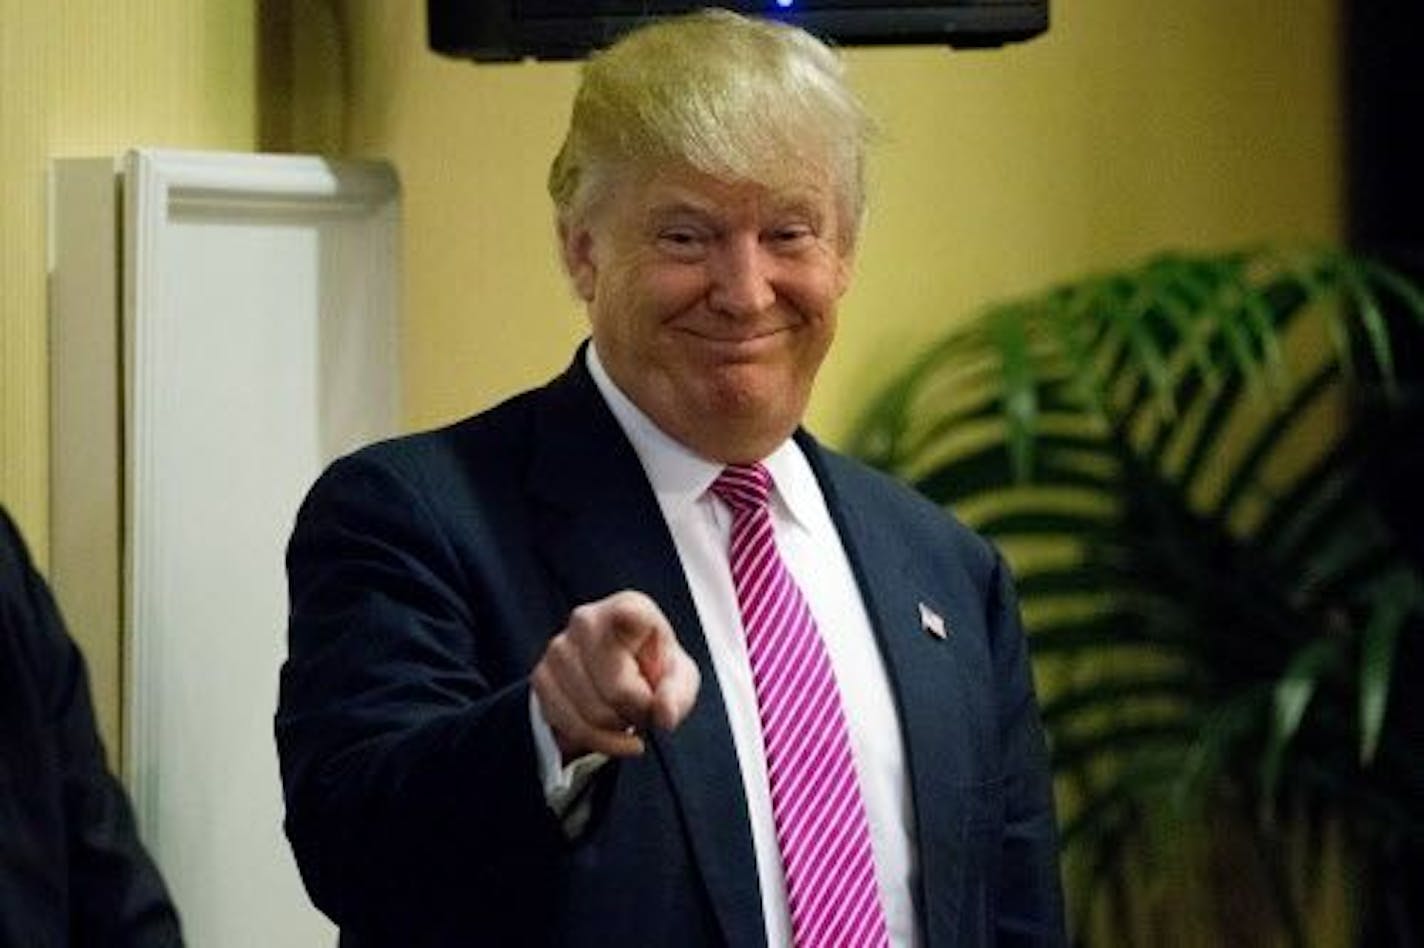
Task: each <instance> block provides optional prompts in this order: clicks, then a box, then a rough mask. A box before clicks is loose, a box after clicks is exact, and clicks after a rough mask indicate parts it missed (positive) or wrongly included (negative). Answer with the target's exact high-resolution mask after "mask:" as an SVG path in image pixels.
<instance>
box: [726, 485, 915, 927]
mask: <svg viewBox="0 0 1424 948" xmlns="http://www.w3.org/2000/svg"><path fill="white" fill-rule="evenodd" d="M712 491H713V493H715V494H716V495H717V496H718V497H720V498H721V499H722V501H723V502H724V503H725V504H726V505H727V506H728V507H729V508H731V511H732V542H731V552H730V558H731V564H732V582H733V583H734V584H735V585H736V587H737V602H738V604H739V605H740V606H741V610H742V626H743V628H744V629H745V630H746V635H747V652H748V654H749V655H750V658H751V666H752V681H753V683H754V684H755V686H756V693H757V706H758V708H759V709H760V711H761V725H762V742H763V744H764V745H765V747H766V762H767V770H768V774H769V777H770V782H771V811H772V818H773V819H774V821H775V823H776V838H777V842H778V843H779V844H780V847H781V862H782V866H783V868H784V869H785V872H786V894H787V900H788V901H789V903H790V907H791V929H792V934H793V936H794V940H795V942H796V945H797V948H830V946H834V948H849V946H861V945H876V946H886V945H888V944H889V936H888V935H887V934H886V929H885V915H884V912H883V910H882V908H881V906H880V895H879V891H878V890H877V889H876V885H875V859H874V855H873V854H872V852H871V848H870V827H869V824H868V822H867V820H866V817H865V805H864V803H863V802H862V800H861V797H860V786H859V784H858V783H857V782H856V775H855V762H854V760H853V759H852V757H851V749H850V738H849V736H848V735H847V733H846V723H845V714H844V712H843V711H842V710H841V701H840V694H839V692H838V691H837V690H836V678H835V673H834V672H833V671H832V670H831V663H830V658H829V656H827V654H826V648H825V645H824V643H822V641H821V635H820V633H819V632H818V631H817V630H816V620H815V619H814V618H813V617H812V616H811V610H810V608H809V607H808V606H807V604H806V599H805V597H804V596H803V595H802V594H801V590H800V588H799V587H798V586H797V585H796V580H795V579H793V578H792V576H791V572H790V571H789V570H788V569H787V568H786V564H785V563H784V562H783V561H782V559H781V554H780V553H778V552H777V549H776V539H775V537H774V535H773V533H772V525H771V513H770V511H769V510H768V509H767V497H768V495H769V494H770V492H771V475H770V474H769V473H767V470H766V468H764V467H762V466H761V465H760V464H755V465H749V466H743V465H732V466H730V467H727V468H726V469H724V470H723V471H722V473H721V474H720V475H719V476H718V478H717V480H716V482H715V483H713V485H712Z"/></svg>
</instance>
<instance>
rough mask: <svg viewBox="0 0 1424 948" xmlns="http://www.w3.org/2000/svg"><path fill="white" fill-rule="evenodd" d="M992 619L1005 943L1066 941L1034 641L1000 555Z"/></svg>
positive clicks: (1000, 937) (998, 895) (1001, 938)
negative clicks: (1036, 692) (1030, 640)
mask: <svg viewBox="0 0 1424 948" xmlns="http://www.w3.org/2000/svg"><path fill="white" fill-rule="evenodd" d="M990 591H991V592H990V597H989V603H988V621H989V629H990V634H991V635H992V636H993V640H994V646H995V651H994V664H995V675H996V678H997V680H998V682H999V688H1000V692H999V693H1000V696H1001V697H1000V705H999V731H1000V740H1001V747H1002V748H1003V753H1004V757H1003V760H1004V770H1003V780H1004V795H1005V822H1004V827H1005V828H1004V838H1003V847H1002V851H1001V853H1000V861H999V867H998V879H997V883H996V886H995V903H996V906H997V913H996V915H997V918H998V932H997V933H996V936H997V940H996V944H998V945H1024V946H1029V945H1032V946H1057V945H1065V944H1067V923H1066V919H1065V916H1064V909H1063V891H1062V883H1061V879H1060V876H1059V865H1058V835H1057V822H1056V818H1055V813H1054V803H1053V780H1052V773H1051V771H1050V768H1049V756H1048V752H1047V747H1046V742H1045V738H1044V731H1043V725H1042V723H1041V721H1040V720H1039V714H1038V703H1037V700H1036V698H1035V695H1034V686H1033V674H1032V669H1031V668H1030V666H1029V657H1028V642H1027V638H1026V637H1025V635H1024V631H1023V626H1022V623H1021V622H1020V619H1019V609H1018V599H1017V596H1016V595H1015V592H1014V586H1013V579H1012V577H1011V575H1010V572H1009V568H1008V565H1007V564H1006V563H1005V562H1004V561H1003V559H1002V558H1001V557H997V556H996V559H995V570H994V576H993V579H992V583H991V586H990Z"/></svg>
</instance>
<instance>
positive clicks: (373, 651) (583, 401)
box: [276, 355, 1064, 948]
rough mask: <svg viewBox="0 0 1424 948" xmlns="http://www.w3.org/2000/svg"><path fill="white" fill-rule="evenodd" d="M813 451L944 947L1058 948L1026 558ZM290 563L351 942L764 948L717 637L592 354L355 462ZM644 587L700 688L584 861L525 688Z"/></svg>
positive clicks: (585, 846) (293, 750) (287, 761)
mask: <svg viewBox="0 0 1424 948" xmlns="http://www.w3.org/2000/svg"><path fill="white" fill-rule="evenodd" d="M797 438H798V441H799V443H800V445H801V448H802V450H803V451H804V452H805V453H806V455H807V457H808V458H809V459H810V462H811V466H812V468H813V469H814V470H815V472H816V475H817V477H818V478H819V480H820V484H821V488H822V490H823V492H824V493H825V496H826V500H827V503H828V505H829V507H830V510H831V513H832V515H833V517H834V519H835V522H836V524H837V525H838V527H839V529H840V532H841V536H842V539H843V541H844V544H845V547H846V550H847V552H848V554H849V556H850V559H851V562H852V564H853V566H854V568H855V570H856V572H857V575H858V577H859V581H860V586H861V592H862V595H863V596H864V598H865V601H866V605H867V607H868V609H869V614H870V617H871V620H872V624H873V626H874V628H875V632H876V635H877V637H878V641H879V645H880V648H881V650H882V652H883V654H884V656H885V660H886V666H887V669H888V671H889V677H890V681H891V685H892V687H893V689H894V693H895V697H896V701H897V710H898V713H899V719H900V726H901V729H902V733H901V734H900V735H899V737H900V739H902V740H903V741H904V744H905V748H906V753H907V763H908V770H909V775H910V784H911V786H910V792H911V798H912V801H913V808H914V815H915V821H916V842H917V847H918V849H917V852H918V865H919V875H918V880H917V885H916V887H915V892H914V898H915V908H916V911H917V913H918V919H919V923H920V928H921V930H922V931H923V932H924V935H925V940H926V944H927V945H928V946H931V948H941V946H951V945H959V946H973V945H991V944H1000V945H1006V944H1034V945H1039V944H1042V945H1054V944H1060V943H1062V941H1063V939H1064V923H1063V914H1062V901H1061V896H1060V888H1059V880H1058V862H1057V846H1056V838H1055V829H1054V817H1053V808H1052V807H1053V804H1052V796H1051V790H1050V780H1049V773H1048V769H1047V759H1046V755H1045V750H1044V740H1043V735H1042V731H1041V729H1040V725H1039V721H1038V714H1037V709H1036V703H1035V700H1034V694H1033V687H1032V682H1031V678H1030V672H1029V664H1028V658H1027V654H1026V646H1025V640H1024V635H1023V633H1022V630H1021V628H1020V626H1019V621H1018V616H1017V608H1016V605H1015V602H1014V598H1013V593H1012V587H1011V583H1010V579H1009V576H1008V572H1007V570H1006V568H1005V566H1004V564H1003V563H1002V561H1001V560H1000V559H999V558H998V556H997V555H996V554H995V553H994V552H993V550H992V549H991V548H990V547H989V546H988V545H987V544H986V543H985V542H984V541H982V540H981V539H979V538H978V537H977V536H975V535H974V534H972V533H970V532H969V531H968V530H966V529H964V528H963V527H961V526H959V525H958V524H956V523H955V522H953V521H952V520H951V519H950V518H949V517H947V516H946V515H945V514H944V513H943V512H942V511H940V510H939V509H938V508H937V507H935V506H934V505H932V504H930V503H928V502H927V501H925V500H923V499H922V498H920V497H919V496H918V495H916V494H914V493H913V492H911V491H909V490H907V489H906V488H905V487H903V486H901V485H899V484H898V483H896V482H894V481H892V480H891V479H889V478H887V477H884V476H882V475H880V474H878V473H875V472H872V471H871V470H869V469H867V468H865V467H863V466H862V465H859V464H857V463H855V462H852V461H849V460H847V459H845V458H842V457H840V456H838V455H836V454H834V453H832V452H830V451H827V450H825V449H823V448H821V447H820V446H818V445H817V444H816V443H815V442H814V441H813V440H812V439H811V438H810V437H809V436H806V435H805V434H804V433H803V434H798V435H797ZM287 563H288V572H289V578H290V593H291V621H290V653H289V657H288V660H287V662H286V664H285V666H284V668H283V671H282V678H281V698H280V706H279V709H278V714H277V722H276V724H277V741H278V749H279V752H280V756H281V764H282V776H283V781H284V787H285V795H286V804H287V820H286V828H287V833H288V835H289V837H290V839H291V842H292V846H293V849H294V851H295V853H296V857H297V861H298V864H299V865H300V867H301V870H302V874H303V878H304V880H305V882H306V885H307V888H308V891H309V893H310V894H311V897H312V898H313V900H314V901H315V902H316V904H317V905H318V906H319V907H320V908H322V909H323V910H324V911H325V912H326V913H327V914H328V915H330V916H331V917H332V918H333V919H334V920H336V922H337V923H338V924H339V925H340V926H341V929H342V933H343V945H347V946H372V945H391V946H397V945H399V946H424V945H430V946H435V945H441V946H444V945H449V946H462V948H463V946H470V945H526V944H528V945H558V946H577V945H600V946H601V945H636V946H658V945H669V946H672V945H676V946H698V945H709V946H710V945H731V946H743V945H762V944H764V942H765V936H764V932H763V923H762V916H761V904H760V896H759V889H758V883H757V877H756V864H755V857H754V855H753V850H752V840H751V831H750V829H749V824H748V818H747V812H746V802H745V799H744V796H743V793H742V789H741V778H740V776H739V775H738V770H737V760H736V755H735V751H734V749H733V744H732V737H731V732H730V729H729V725H728V723H727V718H726V713H725V710H724V707H723V704H722V696H721V693H720V691H719V689H718V687H717V679H716V676H715V673H714V672H713V669H712V665H711V660H710V658H709V655H708V650H707V644H706V641H705V639H704V638H703V634H702V631H701V629H700V626H699V624H698V618H697V613H696V610H695V609H694V607H693V602H692V598H691V594H690V592H689V590H688V586H687V582H686V580H685V579H684V576H683V573H682V570H681V566H680V565H679V561H678V557H677V553H676V551H675V548H674V546H673V541H672V537H671V535H670V534H669V532H668V530H667V527H666V525H665V523H664V521H663V519H662V515H661V513H660V511H659V509H658V505H657V501H656V500H655V498H654V496H653V493H652V490H651V488H650V487H649V485H648V482H647V480H646V478H645V476H644V474H643V470H642V468H641V466H640V464H639V462H638V459H637V456H636V455H635V453H634V452H633V449H632V447H631V446H630V445H629V443H628V441H627V440H626V438H625V436H624V435H623V432H622V430H621V429H620V428H619V426H618V424H617V422H616V421H615V419H614V418H613V416H612V414H611V413H610V412H609V411H608V409H607V407H606V405H605V404H604V402H603V400H602V398H601V397H600V396H599V394H598V392H597V389H596V387H595V386H594V384H593V382H592V379H591V378H590V377H589V375H588V373H587V371H586V370H585V368H584V366H583V360H582V356H581V355H580V357H579V358H578V359H576V360H575V362H574V365H573V367H571V368H570V369H569V370H568V371H567V372H566V373H565V374H564V375H562V376H561V377H559V378H558V379H556V380H554V381H553V382H552V383H551V384H549V385H548V386H546V387H544V388H542V389H539V390H536V391H534V392H530V393H526V394H524V395H521V396H519V397H517V398H514V399H513V400H511V401H509V402H506V403H505V404H503V405H501V406H499V407H497V408H495V409H493V410H491V411H489V412H486V413H484V414H481V415H477V416H475V417H473V418H470V419H467V420H465V421H463V422H460V423H458V424H456V425H453V426H451V427H449V428H445V429H442V430H439V431H434V432H430V433H425V434H420V435H415V436H411V437H406V438H401V439H397V440H395V441H390V442H386V443H382V444H378V445H375V446H372V447H369V448H366V449H363V450H361V451H359V452H357V453H355V454H353V455H351V456H348V457H346V458H343V459H341V460H339V461H337V462H336V463H335V464H333V465H332V466H331V467H330V468H329V469H328V470H327V471H326V472H325V473H324V474H323V475H322V477H321V478H320V479H319V480H318V482H317V484H316V485H315V486H314V487H313V489H312V491H311V493H310V494H309V496H308V497H307V499H306V502H305V503H304V505H303V507H302V509H301V512H300V514H299V516H298V519H297V524H296V528H295V530H294V533H293V535H292V539H291V543H290V546H289V549H288V558H287ZM626 588H631V589H639V590H642V591H643V592H645V593H647V594H648V595H649V596H651V597H652V598H653V599H654V600H655V601H656V602H657V603H658V604H659V605H660V606H661V607H662V609H663V611H664V612H665V613H666V614H667V616H668V618H669V620H670V621H671V623H672V626H673V628H674V629H675V630H676V632H677V635H678V637H679V639H680V641H681V642H682V644H683V646H684V647H685V648H686V649H687V651H688V653H689V654H690V655H691V656H692V657H693V659H694V660H695V661H696V662H697V663H698V665H699V666H700V668H701V670H702V680H703V684H702V690H701V693H700V694H699V696H698V699H697V703H696V706H695V707H694V709H693V710H692V712H691V714H690V715H689V716H688V718H687V719H686V720H685V721H684V722H683V723H682V725H681V726H680V727H679V728H678V729H677V730H676V731H675V732H673V733H671V734H665V735H663V734H658V735H654V736H653V737H652V740H651V746H650V749H649V752H648V753H646V754H645V755H643V756H642V757H640V758H636V759H631V760H623V761H620V762H617V763H614V764H612V765H610V766H608V767H606V768H604V770H603V771H601V772H600V776H599V778H598V780H597V782H596V786H595V789H594V791H593V792H594V793H595V799H594V801H593V803H594V818H593V821H592V823H591V824H590V826H589V827H588V829H587V831H586V832H585V833H584V834H583V835H582V836H581V837H580V838H579V839H578V840H577V841H576V842H573V843H570V842H569V841H567V840H566V839H565V837H564V836H563V834H562V832H561V831H560V828H559V825H558V823H557V822H556V820H555V819H554V818H553V816H552V814H551V813H550V811H549V809H548V808H547V806H546V805H545V802H544V798H543V793H542V789H541V784H540V780H539V776H538V773H537V764H536V756H535V749H534V746H533V740H532V737H531V734H530V727H529V712H528V701H529V687H530V686H529V677H528V676H529V673H530V671H531V669H532V668H533V666H534V664H535V663H536V662H537V661H538V659H539V657H540V655H541V653H542V652H543V649H544V647H545V644H546V643H547V641H548V639H549V638H550V637H551V636H553V635H554V634H555V633H557V632H558V631H559V630H560V629H561V628H562V627H563V624H564V621H565V619H566V617H567V616H568V613H569V611H570V610H571V609H572V608H573V607H574V606H576V605H578V604H580V603H583V602H587V601H590V600H594V599H598V598H600V597H603V596H606V595H608V594H610V593H612V592H614V591H617V590H620V589H626ZM921 603H923V604H924V605H926V606H927V607H929V608H930V609H932V610H933V611H935V612H937V613H938V614H939V615H941V616H943V617H944V619H945V624H946V626H947V627H948V634H947V636H946V637H945V638H944V639H940V638H938V637H936V636H934V635H931V634H928V633H927V632H926V631H925V629H924V627H923V620H922V618H921V612H920V604H921ZM886 739H887V740H893V739H895V735H886Z"/></svg>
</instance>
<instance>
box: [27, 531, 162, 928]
mask: <svg viewBox="0 0 1424 948" xmlns="http://www.w3.org/2000/svg"><path fill="white" fill-rule="evenodd" d="M182 944H183V939H182V935H181V933H180V931H179V925H178V916H177V914H176V913H175V912H174V910H173V905H172V903H171V902H169V899H168V893H167V891H166V890H165V888H164V885H163V880H162V879H161V878H160V877H159V875H158V870H157V869H156V868H155V867H154V865H153V862H152V861H151V860H150V859H149V857H148V853H147V852H145V851H144V848H143V844H142V843H141V842H140V841H139V838H138V834H137V833H136V832H135V830H134V823H133V814H132V813H131V811H130V809H129V801H128V797H127V795H126V794H125V793H124V790H123V787H121V786H120V785H119V782H118V781H117V780H115V779H114V776H113V775H112V774H111V773H110V772H109V769H108V766H107V764H106V763H105V760H104V748H103V746H102V745H101V744H100V742H99V734H98V730H97V728H96V726H95V723H94V710H93V707H92V706H91V705H90V702H89V683H88V680H87V676H86V674H85V670H84V660H83V658H82V657H81V656H80V654H79V650H78V649H77V648H76V647H75V645H74V642H73V641H72V640H71V639H70V638H69V635H68V633H67V632H65V629H64V624H63V622H62V621H61V619H60V616H59V612H58V610H57V609H56V608H55V604H54V600H53V599H52V598H51V596H50V593H49V589H48V587H47V586H46V585H45V582H44V580H43V579H42V578H41V577H40V575H39V573H37V572H36V571H35V568H34V566H33V564H32V563H31V562H30V557H29V552H28V550H26V548H25V544H24V541H23V540H22V539H21V537H20V534H19V531H18V530H16V528H15V525H14V523H13V522H11V520H10V518H9V515H8V514H6V513H5V511H4V510H3V509H0V946H3V948H60V946H74V948H83V946H93V948H180V946H181V945H182Z"/></svg>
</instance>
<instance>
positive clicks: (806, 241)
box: [764, 224, 816, 253]
mask: <svg viewBox="0 0 1424 948" xmlns="http://www.w3.org/2000/svg"><path fill="white" fill-rule="evenodd" d="M764 240H765V241H766V242H767V243H768V244H770V245H771V247H772V248H773V249H774V250H776V251H777V252H780V253H794V252H797V251H800V250H804V249H806V248H807V247H809V246H811V244H812V243H814V242H815V240H816V231H815V229H814V228H813V227H811V225H809V224H786V225H783V226H781V227H775V228H772V229H771V230H770V231H768V232H767V235H766V237H765V238H764Z"/></svg>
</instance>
